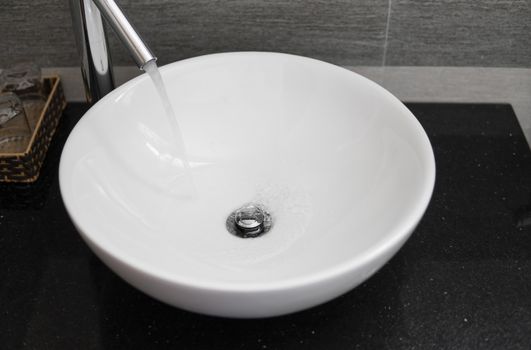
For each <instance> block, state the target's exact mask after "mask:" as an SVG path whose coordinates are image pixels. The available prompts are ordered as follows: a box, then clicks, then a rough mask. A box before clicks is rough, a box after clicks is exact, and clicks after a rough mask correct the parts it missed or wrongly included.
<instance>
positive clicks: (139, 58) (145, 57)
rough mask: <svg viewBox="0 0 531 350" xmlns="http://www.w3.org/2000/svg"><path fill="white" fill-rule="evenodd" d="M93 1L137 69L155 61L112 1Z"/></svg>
mask: <svg viewBox="0 0 531 350" xmlns="http://www.w3.org/2000/svg"><path fill="white" fill-rule="evenodd" d="M93 1H94V3H95V4H96V6H98V8H99V10H100V11H101V13H102V14H103V17H105V19H106V20H107V23H109V25H110V26H111V27H112V29H113V30H114V31H115V32H116V34H117V35H118V37H119V38H120V40H121V41H122V43H123V44H124V45H125V47H126V48H127V49H128V50H129V53H130V54H131V56H132V57H133V60H134V61H135V63H136V65H137V66H138V68H140V69H143V68H144V65H145V64H146V63H148V62H150V61H153V60H156V59H157V58H156V57H155V56H154V55H153V53H152V52H151V50H150V49H149V48H148V47H147V45H146V44H145V43H144V41H143V40H142V38H141V37H140V35H139V34H138V32H137V31H136V30H135V29H134V28H133V26H132V25H131V23H130V22H129V21H128V20H127V17H125V15H124V13H123V12H122V10H121V9H120V8H119V7H118V5H117V4H116V2H114V0H93Z"/></svg>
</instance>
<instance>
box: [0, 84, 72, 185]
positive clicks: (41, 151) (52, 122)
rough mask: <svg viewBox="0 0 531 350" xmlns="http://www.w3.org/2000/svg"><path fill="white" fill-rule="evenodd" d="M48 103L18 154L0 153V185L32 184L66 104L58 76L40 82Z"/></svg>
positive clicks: (37, 174)
mask: <svg viewBox="0 0 531 350" xmlns="http://www.w3.org/2000/svg"><path fill="white" fill-rule="evenodd" d="M44 86H45V88H46V87H47V90H49V95H48V99H47V100H46V104H45V106H44V108H43V110H42V111H41V113H40V116H39V117H38V120H37V125H36V127H35V130H34V132H33V135H32V137H31V140H30V142H29V144H28V147H27V148H26V150H25V151H24V152H21V153H0V182H34V181H35V180H37V178H38V177H39V171H40V169H41V166H42V163H43V161H44V158H45V156H46V152H47V151H48V146H49V145H50V142H51V140H52V137H53V135H54V133H55V129H56V128H57V124H59V120H60V119H61V115H62V114H63V110H64V109H65V107H66V100H65V96H64V93H63V88H62V87H61V79H60V78H59V76H51V77H45V78H44Z"/></svg>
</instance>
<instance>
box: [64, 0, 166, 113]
mask: <svg viewBox="0 0 531 350" xmlns="http://www.w3.org/2000/svg"><path fill="white" fill-rule="evenodd" d="M70 9H71V12H72V22H73V26H74V33H75V36H76V43H77V47H78V51H79V56H80V59H81V73H82V75H83V81H84V84H85V91H86V97H87V101H88V102H91V103H94V102H96V101H98V100H99V99H101V98H102V97H103V96H105V95H106V94H108V93H109V92H111V91H112V90H113V89H114V87H115V84H114V76H113V72H112V63H111V62H112V61H111V56H110V52H109V47H108V44H107V37H106V35H105V30H104V27H103V21H102V14H103V17H104V18H105V19H106V20H107V23H108V24H109V25H110V26H111V28H113V30H114V31H115V32H116V34H117V35H118V37H119V38H120V40H121V41H122V43H123V44H124V46H125V47H126V48H127V49H128V51H129V52H130V54H131V56H132V57H133V60H134V61H135V63H136V64H137V66H138V67H139V68H140V69H142V67H144V65H145V64H146V63H147V62H150V61H153V60H156V59H157V58H156V57H155V56H154V55H153V53H152V52H151V50H150V49H149V48H148V47H147V45H146V44H145V43H144V41H143V40H142V38H141V37H140V35H139V34H138V33H137V32H136V30H135V29H134V28H133V26H132V25H131V23H130V22H129V21H128V20H127V17H125V15H124V14H123V12H122V10H121V9H120V8H119V7H118V5H117V4H116V3H115V2H114V1H113V0H70Z"/></svg>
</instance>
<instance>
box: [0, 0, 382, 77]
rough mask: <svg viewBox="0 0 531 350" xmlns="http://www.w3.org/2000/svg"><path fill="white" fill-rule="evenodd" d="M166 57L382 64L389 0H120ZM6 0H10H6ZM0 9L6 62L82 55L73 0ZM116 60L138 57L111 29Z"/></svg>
mask: <svg viewBox="0 0 531 350" xmlns="http://www.w3.org/2000/svg"><path fill="white" fill-rule="evenodd" d="M117 2H118V3H119V4H120V5H121V6H122V7H123V8H124V11H125V12H126V14H127V15H128V16H129V17H130V19H131V21H132V22H133V24H134V25H135V27H137V28H138V30H139V32H140V33H141V34H142V35H143V37H144V38H145V40H146V42H148V43H149V45H150V46H151V47H152V49H153V51H154V52H155V53H156V55H157V56H158V57H159V59H160V62H161V63H168V62H171V61H175V60H178V59H182V58H187V57H193V56H197V55H201V54H206V53H213V52H224V51H236V50H264V51H281V52H289V53H294V54H300V55H306V56H311V57H315V58H319V59H323V60H326V61H330V62H333V63H336V64H343V65H381V63H382V60H383V46H384V39H385V29H386V21H387V10H388V0H330V1H326V0H291V1H290V0H272V1H262V0H246V1H244V0H237V1H236V0H226V1H217V0H196V1H194V0H179V1H169V0H118V1H117ZM4 3H6V2H4ZM1 6H2V11H0V30H1V31H2V33H3V37H2V39H1V40H0V67H2V66H7V65H9V64H12V63H14V62H17V61H20V60H23V59H25V60H36V61H38V62H39V63H40V64H41V65H43V66H74V65H77V63H78V58H77V51H76V48H75V43H74V36H73V33H72V29H71V20H70V12H69V8H68V1H64V0H63V1H60V0H47V1H43V0H19V1H16V2H10V4H9V5H4V4H2V5H1ZM110 41H111V52H112V53H113V61H114V62H115V64H118V65H130V64H133V63H132V60H131V59H130V58H129V56H128V54H127V52H125V49H124V48H123V47H122V46H121V45H120V44H119V43H118V42H117V38H116V36H115V35H114V34H110Z"/></svg>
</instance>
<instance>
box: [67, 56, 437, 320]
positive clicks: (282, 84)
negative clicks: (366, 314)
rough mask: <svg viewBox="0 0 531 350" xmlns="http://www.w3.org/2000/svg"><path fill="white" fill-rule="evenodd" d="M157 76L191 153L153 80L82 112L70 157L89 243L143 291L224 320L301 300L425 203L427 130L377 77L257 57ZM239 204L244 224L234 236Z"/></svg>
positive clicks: (176, 67)
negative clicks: (170, 119) (181, 142)
mask: <svg viewBox="0 0 531 350" xmlns="http://www.w3.org/2000/svg"><path fill="white" fill-rule="evenodd" d="M160 72H161V75H162V78H163V80H164V81H165V84H166V87H167V90H168V94H169V97H170V100H171V104H172V106H173V108H174V110H175V112H176V114H177V116H178V122H179V124H180V126H181V131H182V135H183V138H184V144H185V145H186V155H185V154H184V153H183V152H182V151H180V150H179V149H178V147H177V146H176V142H175V141H176V140H175V135H174V132H173V130H172V128H171V124H170V123H169V122H168V119H167V118H166V117H165V115H164V111H163V107H162V104H161V102H160V101H161V100H160V98H159V96H158V95H157V93H156V90H155V88H154V85H153V83H152V81H151V80H150V78H149V77H148V76H147V75H146V74H143V75H142V76H140V77H137V78H135V79H133V80H131V81H129V82H128V83H126V84H124V85H122V86H120V87H119V88H117V89H116V90H114V91H113V92H112V93H110V94H109V95H107V96H106V97H105V98H103V99H102V100H101V101H99V102H98V103H96V104H95V105H94V106H93V107H92V108H91V109H90V110H89V111H88V112H87V113H86V114H85V115H84V116H83V118H82V119H81V121H80V122H79V123H78V124H77V125H76V127H75V129H74V130H73V131H72V133H71V135H70V137H69V139H68V141H67V143H66V145H65V148H64V151H63V154H62V157H61V164H60V185H61V193H62V196H63V200H64V203H65V206H66V208H67V211H68V213H69V215H70V217H71V219H72V221H73V222H74V224H75V226H76V228H77V229H78V231H79V233H80V234H81V236H82V237H83V239H84V241H85V242H86V243H87V244H88V246H89V247H90V248H91V249H92V250H93V251H94V253H95V254H96V255H97V256H98V257H99V258H100V259H101V260H102V261H103V262H104V263H105V264H106V265H107V266H109V267H110V268H111V269H112V270H114V271H115V272H116V273H117V274H118V275H119V276H121V277H122V278H123V279H124V280H126V281H127V282H129V283H130V284H131V285H133V286H135V287H136V288H138V289H140V290H142V291H143V292H145V293H147V294H148V295H151V296H152V297H154V298H156V299H159V300H161V301H164V302H166V303H168V304H171V305H174V306H177V307H179V308H183V309H186V310H190V311H194V312H199V313H204V314H210V315H218V316H227V317H242V318H252V317H267V316H275V315H282V314H287V313H291V312H295V311H299V310H303V309H306V308H309V307H312V306H315V305H318V304H321V303H323V302H326V301H328V300H330V299H332V298H335V297H337V296H339V295H341V294H343V293H345V292H347V291H349V290H351V289H352V288H354V287H355V286H357V285H359V284H360V283H362V282H363V281H364V280H366V279H367V278H369V277H370V276H371V275H372V274H374V273H375V272H376V271H377V270H378V269H379V268H380V267H382V265H384V264H385V263H386V262H387V261H388V260H389V259H390V258H391V257H392V256H393V255H394V254H395V253H396V252H397V251H398V249H399V248H400V247H401V246H402V245H403V244H404V242H405V241H406V240H407V239H408V237H409V236H410V235H411V233H412V231H413V230H414V228H415V226H416V225H417V223H418V222H419V220H420V218H421V217H422V215H423V213H424V211H425V210H426V207H427V205H428V202H429V200H430V197H431V194H432V191H433V186H434V180H435V162H434V158H433V152H432V149H431V146H430V143H429V140H428V138H427V136H426V134H425V132H424V130H423V129H422V127H421V125H420V124H419V123H418V121H417V120H416V118H415V117H414V116H413V115H412V114H411V112H410V111H409V110H408V109H407V108H406V107H405V106H404V105H403V104H402V103H401V102H400V101H399V100H398V99H396V98H395V97H393V96H392V95H391V94H390V93H389V92H387V91H386V90H384V89H383V88H381V87H380V86H378V85H377V84H375V83H373V82H372V81H370V80H368V79H365V78H363V77H361V76H360V75H357V74H355V73H353V72H350V71H348V70H345V69H343V68H340V67H337V66H334V65H331V64H328V63H324V62H321V61H317V60H313V59H309V58H304V57H299V56H292V55H286V54H276V53H256V52H243V53H227V54H215V55H207V56H202V57H197V58H193V59H188V60H184V61H180V62H177V63H172V64H169V65H166V66H163V67H161V68H160ZM186 161H188V164H189V167H187V166H186ZM239 208H243V209H239ZM238 210H239V211H238ZM257 212H258V214H257V216H258V219H256V218H254V217H248V216H249V215H254V214H253V213H257ZM231 213H236V214H233V217H235V219H234V220H236V221H238V220H239V224H240V225H241V227H243V228H244V229H248V231H246V232H245V234H242V235H238V234H234V232H231V229H230V228H229V227H228V225H229V221H230V220H229V219H228V218H229V217H230V216H231ZM234 215H235V216H234ZM264 220H267V224H268V225H269V226H268V229H267V232H265V233H263V234H256V232H257V231H256V230H258V228H259V227H260V225H263V221H264ZM232 229H234V228H232Z"/></svg>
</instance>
